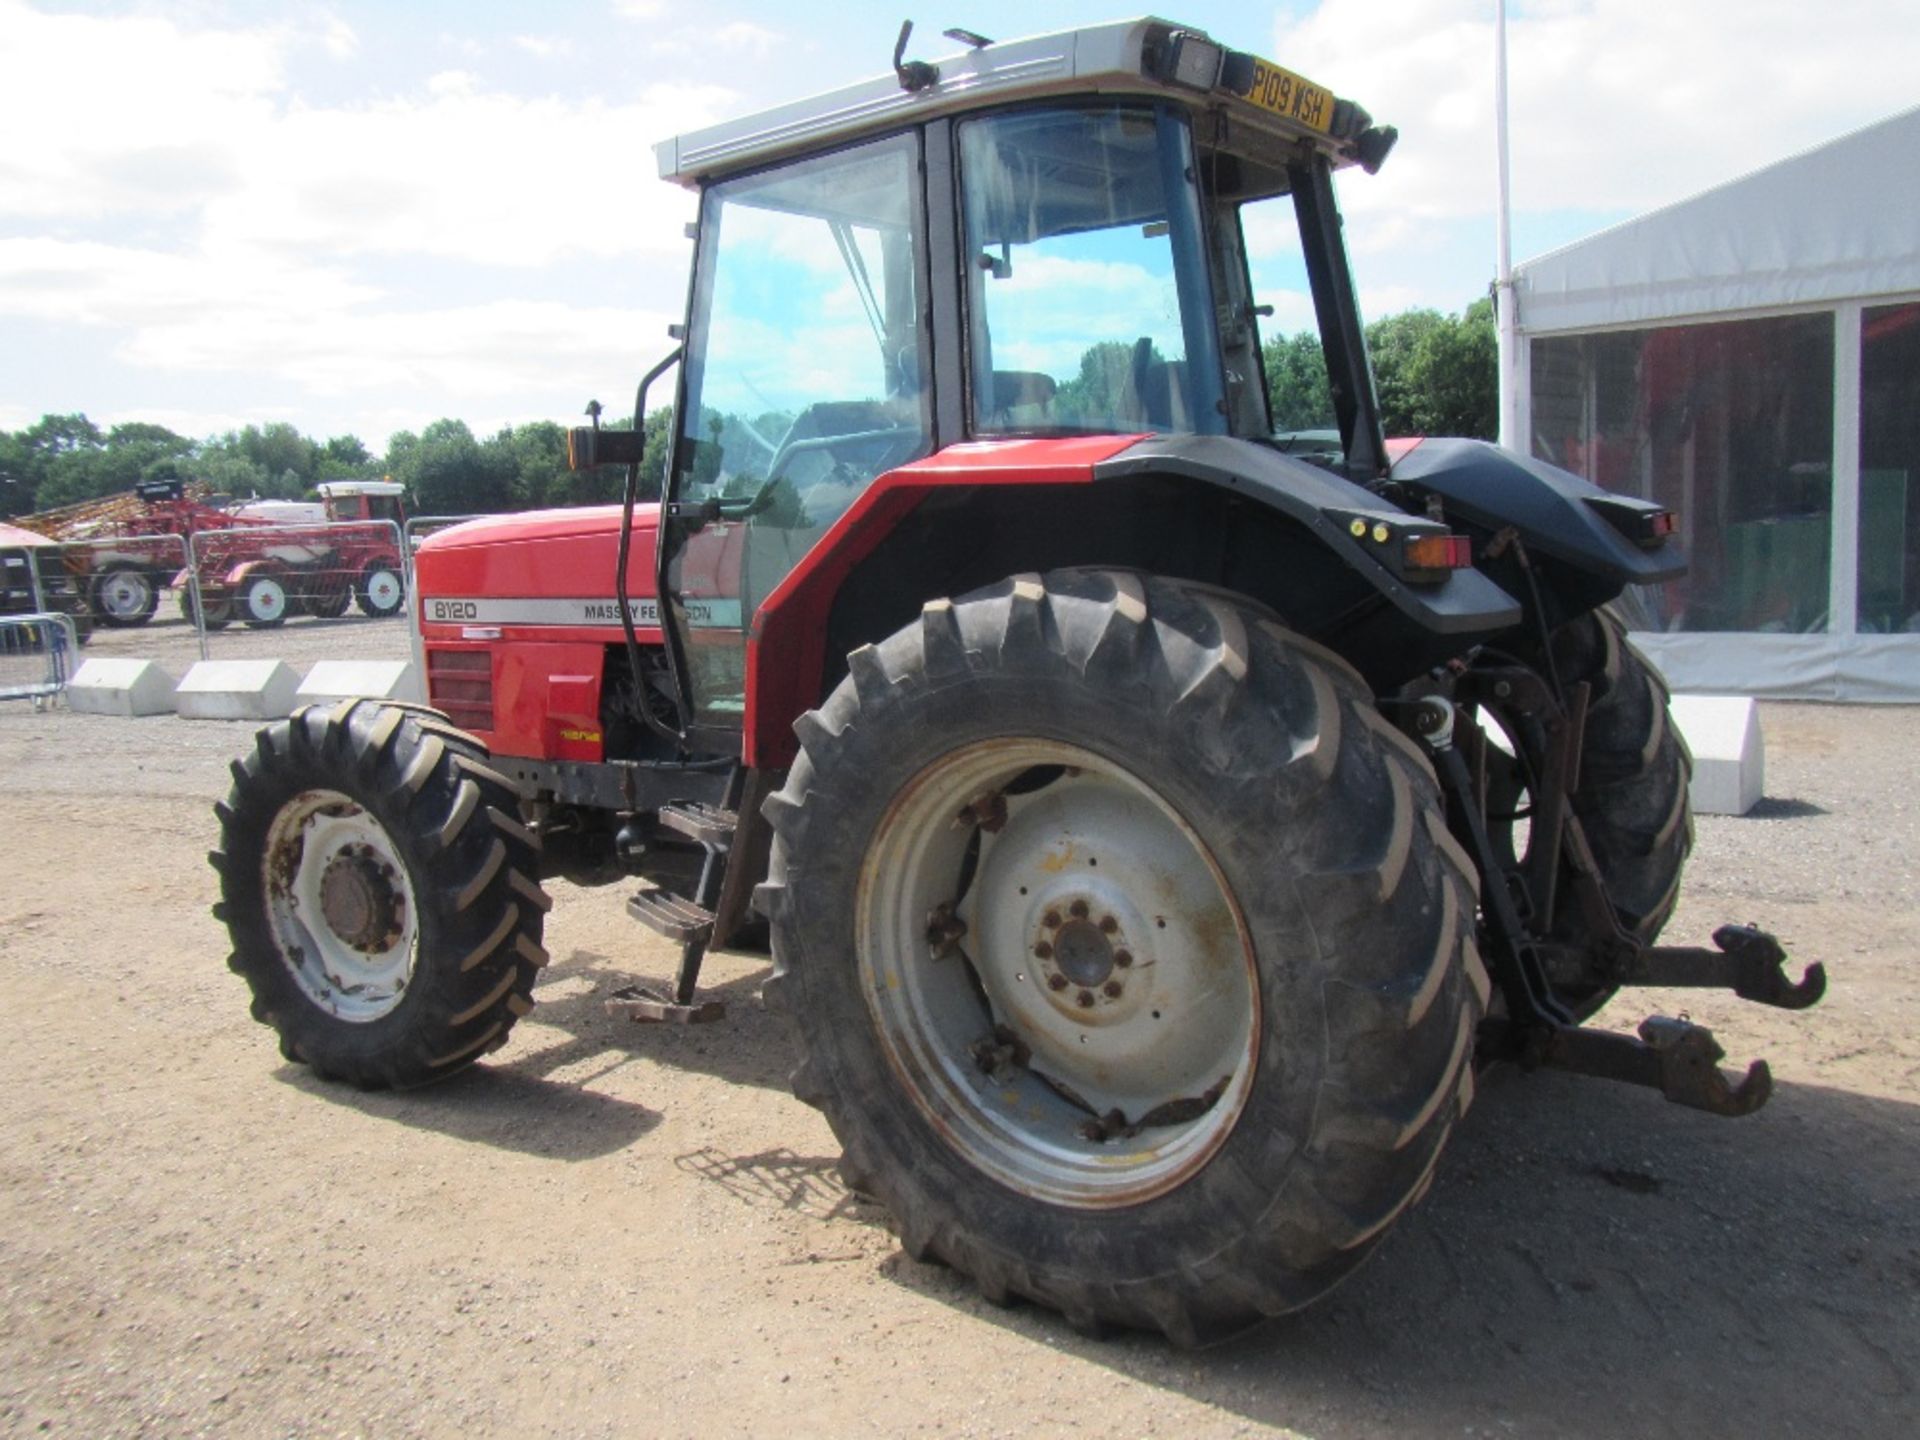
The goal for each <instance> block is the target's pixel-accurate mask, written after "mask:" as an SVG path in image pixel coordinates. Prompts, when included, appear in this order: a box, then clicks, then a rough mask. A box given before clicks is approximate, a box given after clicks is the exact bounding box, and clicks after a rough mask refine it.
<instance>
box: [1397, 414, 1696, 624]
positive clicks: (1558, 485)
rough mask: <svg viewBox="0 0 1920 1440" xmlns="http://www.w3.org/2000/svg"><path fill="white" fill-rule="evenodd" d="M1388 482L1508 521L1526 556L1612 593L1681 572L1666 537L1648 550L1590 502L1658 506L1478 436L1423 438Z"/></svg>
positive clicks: (1476, 520) (1483, 524)
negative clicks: (1579, 575)
mask: <svg viewBox="0 0 1920 1440" xmlns="http://www.w3.org/2000/svg"><path fill="white" fill-rule="evenodd" d="M1391 478H1392V479H1393V480H1395V481H1397V482H1401V483H1405V484H1408V485H1413V486H1416V487H1418V488H1419V489H1422V490H1431V491H1433V492H1434V493H1435V494H1437V495H1438V496H1439V497H1440V498H1441V500H1442V501H1443V502H1444V503H1445V505H1446V509H1447V514H1448V516H1449V517H1457V518H1458V519H1459V520H1461V521H1464V522H1465V523H1467V524H1469V525H1472V526H1475V527H1477V528H1479V529H1482V530H1487V531H1498V530H1501V529H1504V528H1506V527H1507V526H1512V527H1513V528H1514V529H1515V530H1516V531H1518V532H1519V535H1520V539H1521V540H1522V541H1523V542H1524V543H1525V544H1526V547H1527V550H1528V551H1529V553H1531V554H1532V555H1534V556H1535V557H1544V558H1548V559H1551V560H1555V561H1558V562H1559V563H1561V564H1563V565H1566V566H1570V567H1571V568H1573V569H1575V570H1577V571H1580V572H1581V573H1583V574H1586V575H1590V576H1593V577H1594V578H1596V579H1598V580H1602V581H1605V582H1607V583H1608V584H1609V585H1610V586H1611V587H1613V588H1615V589H1616V590H1617V589H1618V588H1619V587H1623V586H1627V585H1651V584H1655V583H1658V582H1660V581H1663V580H1672V579H1674V578H1676V577H1677V576H1679V575H1682V574H1684V573H1685V572H1686V568H1687V562H1686V559H1685V557H1684V556H1683V555H1682V554H1681V553H1680V547H1679V546H1678V545H1676V544H1674V543H1673V542H1672V541H1671V540H1667V541H1663V542H1661V543H1660V544H1659V545H1657V546H1655V547H1652V548H1648V547H1646V546H1643V545H1641V544H1638V543H1636V542H1635V541H1633V540H1631V539H1629V538H1628V537H1627V536H1626V535H1624V534H1622V533H1621V531H1620V530H1619V529H1618V528H1616V527H1615V526H1614V525H1613V524H1612V523H1611V522H1610V521H1609V520H1608V519H1607V518H1606V515H1605V514H1604V513H1603V512H1602V511H1601V510H1600V509H1598V508H1596V507H1595V505H1593V504H1592V503H1590V502H1591V501H1593V500H1596V499H1597V500H1600V501H1603V502H1606V503H1608V504H1611V505H1615V506H1627V507H1635V508H1643V509H1649V510H1651V509H1657V508H1658V507H1656V506H1651V505H1645V504H1644V502H1637V501H1633V500H1628V499H1625V498H1624V497H1619V496H1615V495H1614V494H1613V492H1611V491H1608V490H1603V489H1601V488H1600V487H1599V486H1598V485H1594V484H1590V483H1589V482H1587V481H1585V480H1582V479H1581V478H1580V477H1579V476H1578V475H1574V474H1571V473H1569V472H1568V471H1565V470H1562V469H1560V468H1558V467H1557V466H1554V465H1549V464H1547V463H1546V462H1545V461H1541V460H1534V459H1530V458H1528V457H1527V456H1525V455H1517V454H1515V453H1514V452H1513V451H1511V450H1502V449H1501V448H1500V447H1499V446H1497V445H1490V444H1488V443H1487V442H1486V441H1484V440H1422V441H1421V442H1420V443H1419V444H1417V445H1415V446H1414V447H1413V449H1412V450H1410V451H1408V452H1407V453H1406V454H1405V455H1403V456H1401V457H1400V459H1399V460H1398V461H1397V462H1396V463H1395V465H1394V467H1393V471H1392V477H1391Z"/></svg>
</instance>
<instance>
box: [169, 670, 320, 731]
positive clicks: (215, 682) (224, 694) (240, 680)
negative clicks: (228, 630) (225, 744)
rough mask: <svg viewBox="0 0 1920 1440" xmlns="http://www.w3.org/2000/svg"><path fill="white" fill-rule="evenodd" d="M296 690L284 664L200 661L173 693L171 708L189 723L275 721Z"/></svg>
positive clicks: (296, 678) (296, 680)
mask: <svg viewBox="0 0 1920 1440" xmlns="http://www.w3.org/2000/svg"><path fill="white" fill-rule="evenodd" d="M299 688H300V673H299V672H298V671H297V670H295V669H294V668H293V667H292V666H291V665H289V664H287V662H286V661H284V660H202V661H200V662H199V663H198V664H197V665H195V666H194V667H193V668H192V669H191V670H189V671H187V673H186V675H185V676H184V677H183V678H182V679H181V681H180V688H179V689H177V690H175V691H174V692H173V708H174V709H175V710H176V711H177V712H179V714H180V715H182V716H184V717H185V718H187V719H189V720H278V719H280V718H281V717H282V716H284V715H288V714H291V713H292V711H293V697H294V693H295V692H296V691H297V690H299Z"/></svg>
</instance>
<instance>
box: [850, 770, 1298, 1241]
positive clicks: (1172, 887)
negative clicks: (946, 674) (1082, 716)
mask: <svg viewBox="0 0 1920 1440" xmlns="http://www.w3.org/2000/svg"><path fill="white" fill-rule="evenodd" d="M856 914H857V917H858V918H857V926H858V930H857V944H858V952H859V968H860V975H861V980H862V982H863V990H864V993H865V995H866V997H867V1002H868V1008H869V1012H870V1014H871V1017H872V1019H873V1022H874V1025H875V1028H876V1031H877V1033H878V1035H879V1038H880V1041H881V1044H882V1048H883V1050H884V1052H885V1054H886V1057H887V1059H888V1061H889V1063H890V1064H891V1065H892V1067H893V1069H894V1070H895V1072H896V1074H897V1075H898V1077H899V1079H900V1080H901V1082H902V1085H903V1088H904V1089H905V1091H906V1093H908V1094H909V1095H910V1096H911V1097H912V1098H913V1100H914V1102H915V1104H916V1105H917V1106H918V1108H919V1109H920V1111H921V1112H922V1113H923V1114H924V1115H925V1116H926V1118H927V1119H928V1120H929V1121H931V1122H932V1124H933V1126H934V1128H935V1129H936V1130H938V1131H939V1133H940V1134H941V1135H942V1136H944V1137H945V1139H946V1140H947V1142H948V1143H949V1144H950V1145H951V1146H953V1147H954V1148H955V1149H956V1150H958V1151H959V1152H960V1154H961V1155H962V1156H963V1158H965V1159H966V1160H967V1161H968V1162H969V1163H970V1164H971V1165H973V1166H974V1167H976V1168H977V1169H979V1170H982V1171H984V1172H986V1173H987V1174H989V1175H991V1176H992V1177H993V1178H994V1179H996V1180H998V1181H999V1182H1000V1183H1002V1184H1003V1185H1006V1186H1008V1187H1009V1188H1011V1189H1013V1190H1016V1191H1018V1192H1019V1193H1021V1194H1024V1195H1027V1196H1030V1197H1032V1198H1035V1199H1039V1200H1044V1201H1049V1202H1052V1203H1055V1204H1061V1205H1068V1206H1075V1207H1082V1208H1110V1207H1116V1206H1122V1205H1130V1204H1137V1203H1139V1202H1141V1201H1143V1200H1147V1199H1150V1198H1152V1197H1153V1196H1155V1195H1159V1194H1163V1193H1165V1192H1166V1191H1168V1190H1171V1189H1173V1188H1174V1187H1176V1186H1178V1185H1180V1184H1181V1183H1183V1182H1184V1181H1185V1180H1187V1179H1189V1178H1190V1177H1191V1176H1192V1175H1193V1174H1195V1173H1196V1172H1197V1171H1198V1170H1199V1169H1200V1168H1201V1167H1203V1166H1204V1165H1205V1163H1206V1162H1207V1160H1208V1159H1210V1158H1211V1156H1212V1155H1213V1153H1214V1152H1215V1151H1216V1150H1217V1149H1218V1147H1219V1146H1220V1145H1221V1144H1222V1143H1223V1142H1224V1140H1225V1139H1226V1137H1227V1135H1228V1134H1229V1133H1230V1132H1231V1130H1232V1128H1233V1125H1234V1122H1235V1120H1236V1119H1237V1118H1238V1116H1239V1114H1240V1112H1241V1109H1242V1108H1243V1106H1244V1104H1245V1100H1246V1095H1247V1092H1248V1089H1249V1087H1250V1085H1251V1081H1252V1075H1253V1068H1254V1055H1255V1052H1256V1049H1257V1045H1258V1039H1259V1030H1260V998H1259V987H1258V983H1257V971H1256V968H1255V964H1254V957H1253V947H1252V944H1251V942H1250V939H1249V937H1248V932H1247V928H1246V924H1245V921H1244V919H1243V917H1242V915H1241V913H1240V910H1239V907H1238V905H1237V904H1236V903H1235V900H1234V897H1233V895H1232V893H1231V891H1230V889H1229V887H1228V886H1227V884H1226V882H1225V879H1224V877H1223V876H1222V874H1221V872H1220V868H1219V866H1218V864H1217V863H1216V862H1215V860H1214V858H1213V856H1212V854H1211V853H1210V852H1209V851H1208V849H1207V847H1206V846H1205V844H1204V843H1203V842H1202V841H1201V839H1200V837H1199V836H1198V835H1197V834H1196V833H1195V831H1194V830H1193V828H1192V827H1191V826H1190V825H1189V824H1188V823H1187V822H1186V821H1185V820H1184V819H1183V818H1182V817H1181V816H1180V815H1179V814H1178V813H1177V812H1176V811H1175V810H1174V809H1173V807H1172V806H1171V805H1170V804H1169V803H1168V802H1167V801H1166V800H1165V799H1164V798H1163V797H1161V796H1160V795H1159V794H1157V793H1156V792H1155V791H1154V790H1153V789H1152V788H1151V787H1149V786H1148V785H1147V784H1146V783H1145V782H1144V781H1142V780H1141V779H1139V778H1138V777H1137V776H1135V775H1134V774H1133V773H1131V772H1130V771H1129V770H1127V769H1126V768H1124V767H1123V766H1121V765H1119V764H1117V763H1115V762H1114V761H1112V760H1110V759H1108V758H1106V757H1104V756H1100V755H1097V754H1095V753H1093V752H1091V751H1088V750H1084V749H1081V748H1079V747H1075V746H1069V745H1064V744H1060V743H1057V742H1052V741H1042V740H1026V739H1017V740H997V741H991V742H986V743H983V744H979V745H975V746H970V747H966V748H964V749H961V750H958V751H955V752H953V753H952V754H950V755H948V756H945V757H943V758H942V759H941V760H939V761H937V762H935V763H934V764H933V765H931V766H929V767H928V768H927V769H926V770H925V771H923V772H921V774H920V775H918V776H917V777H916V778H915V779H914V780H913V781H912V782H911V783H910V784H909V785H907V786H906V787H905V788H904V789H903V790H902V792H901V794H900V795H899V796H898V797H897V798H896V799H895V801H894V803H893V805H892V806H891V807H890V809H889V811H888V813H887V815H886V816H885V817H884V818H883V819H882V821H881V823H880V825H879V827H878V829H877V830H876V832H875V835H874V838H873V840H872V842H871V843H870V845H869V847H868V850H867V854H866V857H865V863H864V865H863V868H862V872H861V879H860V890H859V897H858V900H857V905H856Z"/></svg>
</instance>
